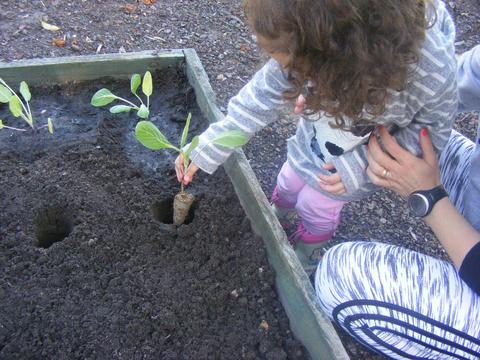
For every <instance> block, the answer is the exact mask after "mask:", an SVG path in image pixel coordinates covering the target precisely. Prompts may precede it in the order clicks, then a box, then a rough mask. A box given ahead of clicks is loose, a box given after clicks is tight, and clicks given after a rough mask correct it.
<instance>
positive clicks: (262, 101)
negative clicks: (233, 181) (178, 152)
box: [191, 59, 292, 174]
mask: <svg viewBox="0 0 480 360" xmlns="http://www.w3.org/2000/svg"><path fill="white" fill-rule="evenodd" d="M291 87H292V85H291V83H290V82H289V81H288V80H287V74H286V73H285V72H284V71H283V69H282V67H281V66H280V65H279V64H278V63H277V62H276V61H275V60H273V59H271V60H269V61H268V62H267V63H266V64H265V65H264V66H263V67H262V68H261V69H260V70H259V71H258V72H257V73H256V74H255V75H254V77H253V78H252V79H251V80H250V81H249V82H248V83H247V84H246V85H245V86H244V87H243V88H242V89H241V90H240V92H239V93H238V94H237V95H236V96H234V97H233V98H232V99H231V100H230V102H229V104H228V111H227V115H226V116H225V118H224V119H223V120H221V121H218V122H216V123H213V124H211V125H210V126H209V127H208V129H206V130H205V131H204V132H203V133H202V134H201V135H200V143H199V146H197V148H196V149H195V150H194V151H193V152H192V154H191V159H192V161H193V162H194V163H195V164H196V165H197V166H198V167H199V168H200V169H202V170H203V171H205V172H207V173H208V174H211V173H213V172H214V171H215V170H216V169H217V168H218V166H219V165H221V164H222V163H223V162H225V161H226V160H227V158H228V157H229V156H230V154H231V153H232V152H233V150H232V149H228V148H225V147H222V146H218V145H214V144H212V143H211V141H212V140H213V139H215V138H216V137H217V136H218V135H220V134H221V133H223V132H225V131H228V130H241V131H243V132H244V133H245V134H246V135H247V136H248V137H249V138H250V137H252V136H253V135H254V134H255V132H257V131H258V130H260V129H262V128H263V127H265V126H266V125H267V124H269V123H270V122H272V121H275V120H277V119H278V111H279V110H280V109H281V108H282V107H283V106H285V105H286V104H287V103H288V101H287V100H285V99H284V97H283V93H284V92H285V90H288V89H290V88H291Z"/></svg>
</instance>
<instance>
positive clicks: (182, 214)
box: [135, 113, 248, 225]
mask: <svg viewBox="0 0 480 360" xmlns="http://www.w3.org/2000/svg"><path fill="white" fill-rule="evenodd" d="M191 118H192V114H191V113H189V114H188V117H187V121H186V124H185V127H184V129H183V132H182V137H181V140H180V146H179V147H176V146H175V145H173V144H172V143H170V142H169V141H168V139H167V138H166V137H165V135H163V134H162V133H161V132H160V130H159V129H158V128H157V127H156V126H155V125H154V124H153V123H152V122H150V121H140V122H138V124H137V126H136V127H135V137H136V138H137V140H138V141H139V142H140V143H141V144H142V145H143V146H145V147H146V148H148V149H150V150H156V151H158V150H162V149H170V150H173V151H175V152H177V153H179V154H180V155H182V156H183V167H184V174H186V173H187V172H188V168H189V166H190V165H189V163H190V160H192V161H193V160H194V158H193V159H190V155H191V153H192V151H193V150H194V149H196V148H197V147H198V145H199V137H198V136H195V137H193V139H192V141H191V142H190V145H188V146H186V143H187V137H188V130H189V127H190V120H191ZM247 141H248V137H247V136H246V134H245V133H244V132H242V131H240V130H229V131H225V132H223V133H221V134H220V135H218V136H217V137H216V138H215V139H213V140H211V141H210V142H207V143H205V144H204V145H203V146H202V147H201V148H199V151H198V152H197V156H198V155H199V154H200V153H201V152H202V150H203V149H204V148H205V146H207V145H209V144H215V145H221V146H224V147H227V148H236V147H240V146H243V145H245V144H246V143H247ZM193 201H194V197H193V195H191V194H188V193H186V192H185V189H184V185H183V182H182V183H181V185H180V192H179V193H178V194H177V195H176V196H175V198H174V204H173V219H174V223H175V224H177V225H180V224H182V223H183V222H184V221H185V218H186V216H187V215H188V211H189V210H190V207H191V205H192V204H193Z"/></svg>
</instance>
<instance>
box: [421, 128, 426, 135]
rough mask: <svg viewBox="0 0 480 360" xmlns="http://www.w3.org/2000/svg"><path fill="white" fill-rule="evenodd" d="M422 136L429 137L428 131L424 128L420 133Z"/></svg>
mask: <svg viewBox="0 0 480 360" xmlns="http://www.w3.org/2000/svg"><path fill="white" fill-rule="evenodd" d="M420 135H422V136H427V135H428V130H427V129H425V128H423V129H422V131H420Z"/></svg>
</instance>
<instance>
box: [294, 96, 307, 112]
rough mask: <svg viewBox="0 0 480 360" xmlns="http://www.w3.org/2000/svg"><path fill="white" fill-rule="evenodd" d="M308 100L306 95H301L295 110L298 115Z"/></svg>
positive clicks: (296, 102)
mask: <svg viewBox="0 0 480 360" xmlns="http://www.w3.org/2000/svg"><path fill="white" fill-rule="evenodd" d="M306 102H307V101H306V100H305V97H304V96H303V95H299V96H298V98H297V100H296V101H295V109H294V110H293V112H294V113H295V114H297V115H299V114H301V113H303V110H305V103H306Z"/></svg>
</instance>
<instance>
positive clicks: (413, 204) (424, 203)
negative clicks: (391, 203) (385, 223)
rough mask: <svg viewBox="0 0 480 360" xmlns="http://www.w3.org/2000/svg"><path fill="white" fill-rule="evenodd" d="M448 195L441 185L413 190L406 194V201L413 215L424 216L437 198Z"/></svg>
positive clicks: (428, 212) (430, 209)
mask: <svg viewBox="0 0 480 360" xmlns="http://www.w3.org/2000/svg"><path fill="white" fill-rule="evenodd" d="M445 196H448V194H447V192H446V191H445V189H444V188H443V186H442V185H438V186H436V187H434V188H433V189H430V190H423V191H414V192H413V193H411V194H410V195H409V196H408V199H407V203H408V207H409V208H410V211H411V212H412V213H413V215H415V216H418V217H425V216H427V215H428V214H430V212H431V211H432V209H433V206H434V205H435V204H436V203H437V201H438V200H440V199H443V198H444V197H445Z"/></svg>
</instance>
